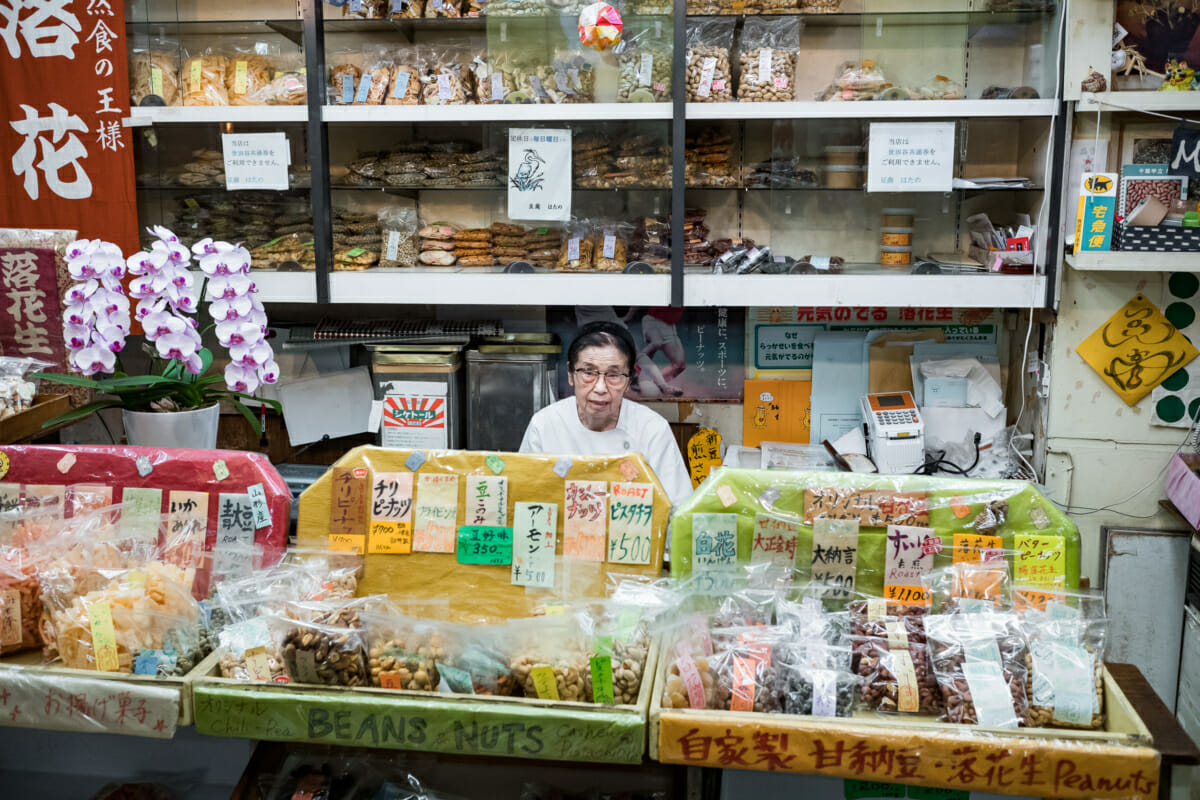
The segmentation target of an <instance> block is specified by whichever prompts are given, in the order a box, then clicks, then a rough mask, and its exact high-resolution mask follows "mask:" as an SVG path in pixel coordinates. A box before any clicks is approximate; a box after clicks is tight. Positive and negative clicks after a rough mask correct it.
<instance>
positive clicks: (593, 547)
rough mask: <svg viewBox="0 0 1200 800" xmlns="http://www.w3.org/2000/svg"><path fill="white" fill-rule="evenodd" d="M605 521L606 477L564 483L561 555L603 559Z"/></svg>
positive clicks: (606, 517)
mask: <svg viewBox="0 0 1200 800" xmlns="http://www.w3.org/2000/svg"><path fill="white" fill-rule="evenodd" d="M607 523H608V482H607V481H566V482H565V483H564V484H563V558H576V559H582V560H584V561H603V560H604V545H605V541H604V529H605V525H607Z"/></svg>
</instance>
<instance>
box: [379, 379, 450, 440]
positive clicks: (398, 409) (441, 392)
mask: <svg viewBox="0 0 1200 800" xmlns="http://www.w3.org/2000/svg"><path fill="white" fill-rule="evenodd" d="M383 446H384V447H396V448H403V449H409V448H413V449H422V448H429V449H445V448H446V447H448V446H449V438H448V429H447V428H446V384H444V383H434V382H432V381H393V382H392V383H391V384H389V385H388V387H387V394H386V395H384V399H383Z"/></svg>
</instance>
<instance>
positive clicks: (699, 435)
mask: <svg viewBox="0 0 1200 800" xmlns="http://www.w3.org/2000/svg"><path fill="white" fill-rule="evenodd" d="M787 441H792V440H790V439H789V440H787ZM687 456H688V472H689V473H691V476H692V488H697V487H699V486H700V484H702V483H704V479H705V478H707V477H708V473H710V472H712V469H713V467H719V466H721V434H719V433H717V432H716V431H714V430H713V429H712V428H701V429H700V430H698V431H696V433H695V434H694V435H693V436H692V438H691V439H688V444H687Z"/></svg>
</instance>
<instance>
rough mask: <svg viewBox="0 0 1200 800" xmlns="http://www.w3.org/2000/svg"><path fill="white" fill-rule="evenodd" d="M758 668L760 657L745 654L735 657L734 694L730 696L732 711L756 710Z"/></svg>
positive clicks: (730, 708)
mask: <svg viewBox="0 0 1200 800" xmlns="http://www.w3.org/2000/svg"><path fill="white" fill-rule="evenodd" d="M757 668H758V659H756V658H746V657H745V656H734V657H733V696H732V697H731V698H730V703H729V710H730V711H753V710H754V691H755V688H756V687H755V683H754V673H755V670H757Z"/></svg>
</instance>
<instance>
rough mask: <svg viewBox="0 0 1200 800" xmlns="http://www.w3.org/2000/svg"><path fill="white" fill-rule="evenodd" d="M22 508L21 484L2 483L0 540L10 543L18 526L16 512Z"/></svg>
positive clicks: (0, 484) (0, 493) (0, 494)
mask: <svg viewBox="0 0 1200 800" xmlns="http://www.w3.org/2000/svg"><path fill="white" fill-rule="evenodd" d="M20 508H21V484H19V483H0V542H3V543H4V544H8V543H9V540H10V538H11V537H12V534H13V531H15V530H16V528H17V517H16V512H17V511H18V510H19V509H20Z"/></svg>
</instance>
